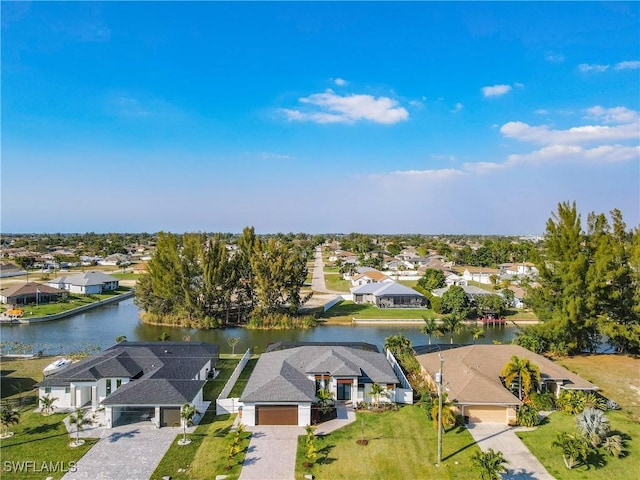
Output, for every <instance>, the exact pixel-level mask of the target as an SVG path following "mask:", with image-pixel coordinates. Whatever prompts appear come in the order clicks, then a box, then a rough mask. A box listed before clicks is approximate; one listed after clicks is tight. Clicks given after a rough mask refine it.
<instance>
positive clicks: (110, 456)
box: [62, 423, 193, 480]
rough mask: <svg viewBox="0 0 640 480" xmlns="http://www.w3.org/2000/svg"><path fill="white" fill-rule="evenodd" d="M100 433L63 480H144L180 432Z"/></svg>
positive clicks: (133, 428)
mask: <svg viewBox="0 0 640 480" xmlns="http://www.w3.org/2000/svg"><path fill="white" fill-rule="evenodd" d="M191 429H193V427H191ZM100 430H101V434H102V437H101V439H100V441H99V442H98V443H96V444H95V445H94V446H93V447H91V449H90V450H89V451H88V452H87V453H86V454H85V455H84V457H82V458H81V459H80V460H79V461H78V463H77V464H76V471H75V472H68V473H67V474H65V476H64V477H62V478H63V480H123V479H127V480H147V479H148V478H149V477H150V476H151V474H152V473H153V471H154V470H155V469H156V467H157V466H158V463H160V460H161V459H162V457H163V456H164V454H165V453H166V452H167V450H168V449H169V446H170V445H171V442H173V440H174V439H175V438H176V435H178V434H179V433H181V432H182V429H181V428H173V427H166V428H160V429H158V428H156V427H154V426H153V425H151V424H150V423H138V424H132V425H124V426H122V427H115V428H112V429H100ZM188 431H189V430H188Z"/></svg>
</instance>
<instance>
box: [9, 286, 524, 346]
mask: <svg viewBox="0 0 640 480" xmlns="http://www.w3.org/2000/svg"><path fill="white" fill-rule="evenodd" d="M138 313H139V311H138V307H136V306H135V304H134V303H133V299H128V300H124V301H122V302H119V303H115V304H111V305H105V306H103V307H99V308H96V309H94V310H90V311H88V312H85V313H82V314H80V315H75V316H73V317H69V318H66V319H63V320H55V321H51V322H43V323H35V324H31V325H19V324H18V325H2V326H1V327H0V337H1V340H2V342H12V341H15V342H21V343H26V344H30V345H33V349H34V352H37V351H39V350H42V351H43V352H44V354H45V355H55V354H67V353H72V352H76V351H78V350H81V349H84V348H86V347H88V346H96V347H99V348H100V349H104V348H106V347H109V346H111V345H113V344H114V343H115V339H116V337H117V336H119V335H126V337H127V340H129V341H136V340H137V341H152V340H157V339H158V337H160V335H161V334H162V333H163V332H166V333H167V334H168V335H169V336H170V338H171V340H182V339H184V338H185V337H187V336H188V337H189V338H190V340H191V341H203V342H210V343H214V344H217V345H218V346H219V347H220V352H221V353H231V347H229V345H228V344H227V342H226V338H227V337H237V338H239V339H240V340H239V342H238V344H237V345H236V347H235V353H239V352H244V351H245V350H246V349H247V348H251V349H252V350H253V351H255V352H264V350H265V348H266V347H267V345H268V344H270V343H274V342H368V343H372V344H375V345H377V346H378V347H379V348H380V349H382V344H383V343H384V339H385V338H386V337H388V336H390V335H394V334H397V333H402V334H404V335H405V336H407V337H408V338H409V339H410V340H411V341H412V342H413V344H414V345H425V344H427V337H426V336H425V335H423V334H421V333H420V331H419V327H420V326H419V325H388V324H387V325H359V326H351V325H320V326H318V327H316V328H310V329H306V330H248V329H245V328H226V329H215V330H197V329H189V328H173V327H167V326H155V325H147V324H145V323H142V322H141V321H140V319H139V316H138ZM517 330H518V328H517V327H515V326H512V325H507V326H495V327H485V336H484V338H480V339H478V340H477V341H476V343H493V341H494V340H495V341H500V342H502V343H509V342H510V341H511V340H512V339H513V337H514V336H515V334H516V332H517ZM448 341H449V337H448V336H447V337H445V338H439V339H435V338H433V339H432V343H446V342H448ZM453 341H454V342H456V343H471V342H472V337H471V335H470V334H469V333H462V334H459V335H455V336H454V337H453Z"/></svg>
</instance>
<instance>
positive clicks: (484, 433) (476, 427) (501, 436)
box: [469, 423, 554, 480]
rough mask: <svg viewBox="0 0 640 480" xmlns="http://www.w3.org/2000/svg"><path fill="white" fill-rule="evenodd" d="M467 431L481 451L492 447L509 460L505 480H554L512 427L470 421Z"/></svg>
mask: <svg viewBox="0 0 640 480" xmlns="http://www.w3.org/2000/svg"><path fill="white" fill-rule="evenodd" d="M469 433H471V436H472V437H473V439H474V440H475V441H476V443H477V444H478V446H479V447H480V448H481V449H482V451H483V452H484V451H486V450H488V449H490V448H493V450H494V451H496V452H497V451H500V452H502V454H503V456H504V458H505V460H507V461H508V462H509V464H508V465H506V467H507V468H508V470H509V471H508V473H507V474H506V475H504V476H503V478H504V479H505V480H534V479H535V480H554V477H552V476H551V475H550V474H549V472H547V470H546V469H545V468H544V467H543V466H542V464H541V463H540V462H539V461H538V459H537V458H536V457H534V456H533V454H532V453H531V452H530V451H529V449H528V448H527V447H526V445H525V444H524V443H522V440H520V439H519V438H518V436H517V435H516V434H515V432H514V431H513V428H511V427H508V426H506V425H504V424H500V423H470V424H469Z"/></svg>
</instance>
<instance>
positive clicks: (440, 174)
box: [368, 168, 464, 180]
mask: <svg viewBox="0 0 640 480" xmlns="http://www.w3.org/2000/svg"><path fill="white" fill-rule="evenodd" d="M460 175H464V172H463V171H462V170H458V169H455V168H440V169H429V170H396V171H394V172H389V173H383V174H372V175H368V176H369V177H370V178H389V177H396V178H405V179H418V180H443V179H446V178H452V177H459V176H460Z"/></svg>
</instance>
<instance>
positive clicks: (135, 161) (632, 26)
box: [1, 2, 640, 234]
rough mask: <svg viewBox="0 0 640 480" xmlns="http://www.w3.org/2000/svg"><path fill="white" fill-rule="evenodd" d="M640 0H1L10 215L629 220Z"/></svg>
mask: <svg viewBox="0 0 640 480" xmlns="http://www.w3.org/2000/svg"><path fill="white" fill-rule="evenodd" d="M639 38H640V4H638V3H608V2H604V3H578V2H567V3H563V2H559V3H553V2H548V3H522V2H516V3H510V2H505V3H482V2H472V3H435V2H424V3H418V2H410V3H369V2H357V3H339V2H332V3H329V2H327V3H243V2H239V3H236V2H227V3H224V2H223V3H211V2H195V3H173V2H158V3H155V2H137V3H125V2H105V3H89V2H76V3H62V2H43V3H24V2H19V3H10V2H2V170H1V173H2V179H1V181H2V219H1V222H2V223H1V226H2V231H3V232H5V233H8V232H84V231H95V232H110V231H116V232H125V231H148V232H154V231H158V230H169V231H174V232H184V231H225V232H226V231H231V232H237V231H240V230H241V229H242V227H243V226H245V225H254V226H255V227H256V230H257V231H258V232H260V233H268V232H290V231H293V232H299V231H304V232H309V233H314V232H351V231H360V232H372V233H485V234H526V233H540V232H542V231H543V230H544V226H545V222H546V220H547V219H548V218H549V216H550V214H551V212H552V211H555V209H556V205H557V204H558V202H561V201H566V200H568V201H576V202H577V204H578V207H579V209H580V211H581V212H583V215H586V213H588V212H589V211H597V212H608V211H609V210H611V209H613V208H618V209H620V210H621V211H622V213H623V215H624V218H625V220H626V222H627V224H628V225H629V226H636V225H638V223H639V221H640V212H639V209H640V161H639V160H640V146H639V140H640V127H639V112H640V94H639V93H638V92H640V41H639V40H638V39H639Z"/></svg>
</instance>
